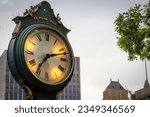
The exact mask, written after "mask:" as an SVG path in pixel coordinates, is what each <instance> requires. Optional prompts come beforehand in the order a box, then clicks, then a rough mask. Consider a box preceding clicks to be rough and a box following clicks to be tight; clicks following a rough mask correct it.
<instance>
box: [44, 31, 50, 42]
mask: <svg viewBox="0 0 150 117" xmlns="http://www.w3.org/2000/svg"><path fill="white" fill-rule="evenodd" d="M45 38H46V41H49V34H48V32H46V33H45Z"/></svg>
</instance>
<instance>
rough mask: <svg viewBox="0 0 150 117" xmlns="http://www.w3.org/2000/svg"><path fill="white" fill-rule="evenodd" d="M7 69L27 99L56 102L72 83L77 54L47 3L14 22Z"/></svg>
mask: <svg viewBox="0 0 150 117" xmlns="http://www.w3.org/2000/svg"><path fill="white" fill-rule="evenodd" d="M13 21H14V22H15V23H16V27H15V29H14V32H13V34H12V39H11V40H10V43H9V47H8V56H7V57H8V58H7V59H8V65H9V67H10V71H11V73H12V75H13V76H14V78H15V80H16V81H17V82H18V84H19V85H20V86H21V87H22V88H23V89H24V91H25V92H26V93H27V99H42V100H43V99H46V100H48V99H56V97H57V95H58V93H59V92H60V91H62V90H63V88H64V87H65V86H66V85H67V84H68V82H69V81H70V79H71V77H72V74H73V69H74V54H73V50H72V47H71V45H70V43H69V41H68V38H67V33H68V32H69V31H70V30H68V29H67V28H66V27H65V26H64V25H63V24H62V22H61V18H60V16H59V14H57V15H56V16H55V15H54V12H53V9H52V8H51V6H50V4H49V3H48V2H46V1H43V2H41V3H39V4H38V5H36V6H31V7H30V9H29V10H26V12H25V13H24V15H23V16H17V17H15V18H14V19H13Z"/></svg>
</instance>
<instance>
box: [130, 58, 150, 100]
mask: <svg viewBox="0 0 150 117" xmlns="http://www.w3.org/2000/svg"><path fill="white" fill-rule="evenodd" d="M145 71H146V80H145V83H144V87H143V88H142V89H139V90H137V91H135V93H134V95H133V96H132V99H135V100H150V84H149V82H148V74H147V65H146V61H145Z"/></svg>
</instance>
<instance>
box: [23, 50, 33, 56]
mask: <svg viewBox="0 0 150 117" xmlns="http://www.w3.org/2000/svg"><path fill="white" fill-rule="evenodd" d="M25 52H26V53H27V54H30V55H33V54H34V53H33V52H31V51H29V50H27V51H25Z"/></svg>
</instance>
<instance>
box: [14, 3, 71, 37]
mask: <svg viewBox="0 0 150 117" xmlns="http://www.w3.org/2000/svg"><path fill="white" fill-rule="evenodd" d="M13 21H14V22H15V23H16V28H15V30H14V33H13V35H17V34H18V33H19V31H21V30H22V29H23V28H25V27H26V26H28V25H31V24H34V23H43V22H44V23H47V24H48V25H50V26H51V27H53V28H54V29H57V30H58V31H59V32H61V33H62V34H63V35H64V36H66V35H67V34H68V32H69V31H70V30H69V29H67V28H66V27H65V26H64V25H63V24H62V22H61V17H60V16H59V13H58V14H57V15H56V16H55V15H54V11H53V9H52V8H51V5H50V4H49V3H48V2H46V1H42V2H41V3H39V4H37V5H36V6H30V9H29V10H28V9H26V11H25V13H24V14H23V16H17V17H15V18H14V19H13Z"/></svg>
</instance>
